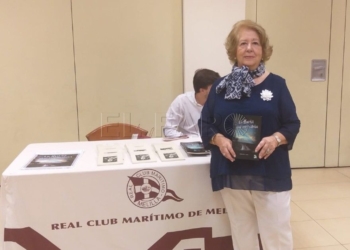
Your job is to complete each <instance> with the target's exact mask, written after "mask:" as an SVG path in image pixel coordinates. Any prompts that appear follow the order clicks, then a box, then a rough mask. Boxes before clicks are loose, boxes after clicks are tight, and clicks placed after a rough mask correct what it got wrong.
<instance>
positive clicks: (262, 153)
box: [255, 136, 278, 159]
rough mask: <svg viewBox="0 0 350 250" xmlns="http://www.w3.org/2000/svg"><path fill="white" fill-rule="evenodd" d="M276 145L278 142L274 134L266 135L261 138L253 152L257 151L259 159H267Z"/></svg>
mask: <svg viewBox="0 0 350 250" xmlns="http://www.w3.org/2000/svg"><path fill="white" fill-rule="evenodd" d="M277 146H278V142H277V141H276V138H275V137H274V136H267V137H264V138H262V140H261V141H260V142H259V144H258V146H257V147H256V148H255V152H259V159H262V158H264V159H267V158H268V157H269V156H270V155H271V154H272V153H273V151H275V149H276V147H277Z"/></svg>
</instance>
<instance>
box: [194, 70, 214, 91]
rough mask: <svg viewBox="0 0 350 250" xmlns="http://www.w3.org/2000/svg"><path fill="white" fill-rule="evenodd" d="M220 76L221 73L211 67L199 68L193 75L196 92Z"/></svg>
mask: <svg viewBox="0 0 350 250" xmlns="http://www.w3.org/2000/svg"><path fill="white" fill-rule="evenodd" d="M219 78H220V75H219V73H217V72H215V71H213V70H210V69H197V70H196V72H195V74H194V77H193V88H194V91H195V92H196V93H199V90H200V89H201V88H202V89H206V88H208V87H209V86H210V85H212V84H213V83H214V82H215V81H216V80H217V79H219Z"/></svg>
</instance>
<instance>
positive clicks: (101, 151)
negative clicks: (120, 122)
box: [97, 144, 124, 166]
mask: <svg viewBox="0 0 350 250" xmlns="http://www.w3.org/2000/svg"><path fill="white" fill-rule="evenodd" d="M123 162H124V151H123V149H122V148H121V147H120V146H119V145H117V144H113V145H97V165H99V166H103V165H118V164H123Z"/></svg>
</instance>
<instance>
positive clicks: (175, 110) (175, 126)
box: [164, 69, 220, 137]
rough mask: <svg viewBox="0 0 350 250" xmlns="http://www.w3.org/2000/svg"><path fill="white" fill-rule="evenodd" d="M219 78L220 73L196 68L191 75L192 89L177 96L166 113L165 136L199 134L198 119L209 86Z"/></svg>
mask: <svg viewBox="0 0 350 250" xmlns="http://www.w3.org/2000/svg"><path fill="white" fill-rule="evenodd" d="M219 78H220V75H219V74H218V73H217V72H214V71H212V70H209V69H198V70H196V72H195V74H194V77H193V88H194V91H190V92H186V93H184V94H181V95H179V96H177V97H176V98H175V100H174V101H173V102H172V103H171V105H170V107H169V109H168V111H167V113H166V123H165V126H164V135H165V136H166V137H179V136H183V135H188V136H190V135H197V136H199V129H198V119H199V117H200V114H201V112H202V108H203V105H204V103H205V101H206V100H207V98H208V94H209V91H210V88H211V86H212V85H213V83H214V82H215V81H216V80H217V79H219Z"/></svg>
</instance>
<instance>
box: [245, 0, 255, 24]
mask: <svg viewBox="0 0 350 250" xmlns="http://www.w3.org/2000/svg"><path fill="white" fill-rule="evenodd" d="M256 1H257V0H246V1H245V18H246V19H250V20H253V21H256V7H257V2H256Z"/></svg>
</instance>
